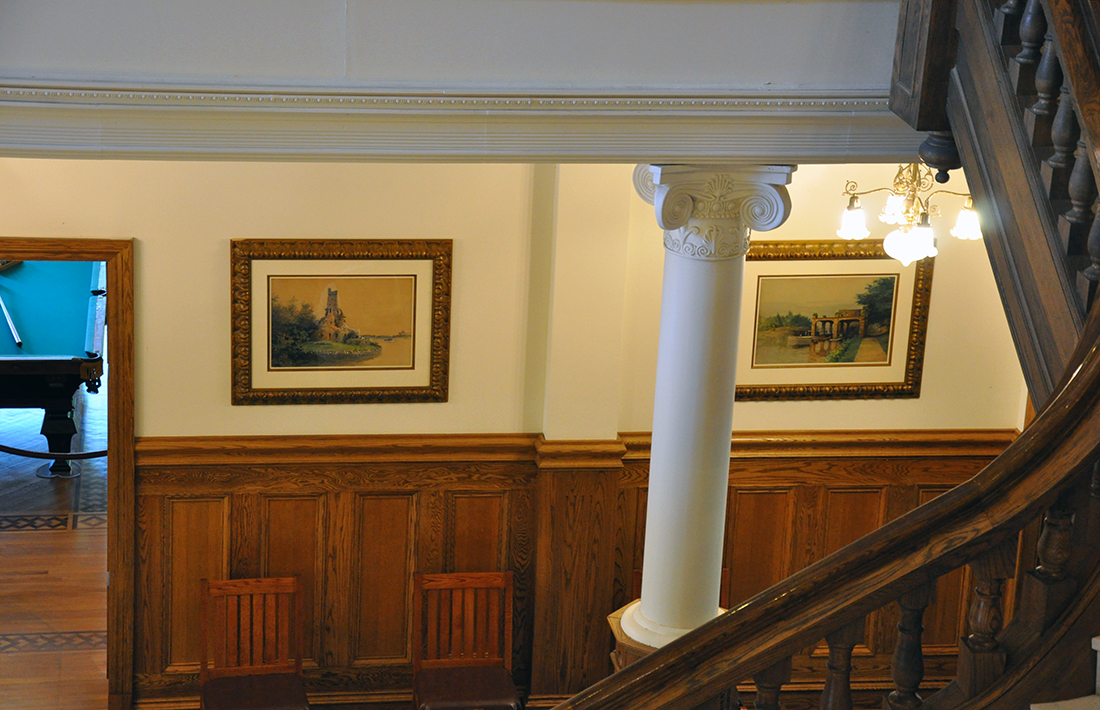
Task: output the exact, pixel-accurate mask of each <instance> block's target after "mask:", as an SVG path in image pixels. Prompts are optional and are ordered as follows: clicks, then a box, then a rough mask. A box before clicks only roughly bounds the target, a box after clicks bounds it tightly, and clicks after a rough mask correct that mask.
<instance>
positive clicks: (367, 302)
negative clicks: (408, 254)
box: [269, 275, 416, 335]
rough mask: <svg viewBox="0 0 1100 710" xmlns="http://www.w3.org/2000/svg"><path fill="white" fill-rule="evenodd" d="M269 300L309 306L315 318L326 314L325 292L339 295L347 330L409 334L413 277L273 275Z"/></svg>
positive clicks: (413, 287) (413, 285)
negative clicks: (276, 297) (330, 290)
mask: <svg viewBox="0 0 1100 710" xmlns="http://www.w3.org/2000/svg"><path fill="white" fill-rule="evenodd" d="M269 284H270V286H269V288H270V290H271V294H270V295H271V297H275V296H278V297H279V300H280V301H281V302H282V303H283V304H284V305H286V304H289V303H290V299H292V298H294V299H297V301H298V302H299V303H309V304H311V305H312V306H313V312H314V314H316V316H317V317H318V318H320V317H321V316H323V315H324V314H325V305H326V303H327V302H328V289H333V290H335V291H337V292H339V305H340V310H342V311H343V312H344V317H345V318H347V323H348V327H349V328H354V329H355V330H358V331H359V332H360V333H362V334H364V335H396V334H398V333H400V332H402V331H403V332H405V333H408V334H412V332H413V314H414V312H415V307H416V276H413V275H407V276H406V275H400V276H335V277H333V276H272V277H271V278H270V281H269Z"/></svg>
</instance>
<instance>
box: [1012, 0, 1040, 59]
mask: <svg viewBox="0 0 1100 710" xmlns="http://www.w3.org/2000/svg"><path fill="white" fill-rule="evenodd" d="M1046 34H1047V16H1046V14H1044V13H1043V3H1042V2H1041V0H1027V6H1026V7H1024V14H1023V16H1022V17H1020V44H1021V45H1023V49H1021V50H1020V53H1019V54H1017V55H1016V62H1017V63H1018V64H1038V63H1039V57H1040V56H1041V55H1040V51H1039V50H1040V48H1041V47H1042V46H1043V40H1044V39H1046Z"/></svg>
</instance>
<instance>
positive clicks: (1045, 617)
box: [1018, 488, 1077, 635]
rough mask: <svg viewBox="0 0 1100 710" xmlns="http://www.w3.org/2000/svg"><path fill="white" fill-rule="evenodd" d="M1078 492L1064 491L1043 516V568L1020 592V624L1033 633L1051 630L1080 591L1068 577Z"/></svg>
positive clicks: (1029, 575)
mask: <svg viewBox="0 0 1100 710" xmlns="http://www.w3.org/2000/svg"><path fill="white" fill-rule="evenodd" d="M1074 494H1075V489H1073V488H1069V489H1067V490H1065V491H1063V492H1062V494H1061V495H1060V496H1058V499H1057V500H1056V501H1055V502H1054V505H1052V506H1050V508H1048V509H1047V512H1046V514H1045V515H1044V516H1043V530H1042V532H1041V533H1040V534H1039V543H1038V545H1037V550H1036V551H1037V553H1038V557H1039V565H1038V566H1037V567H1036V568H1035V569H1034V570H1030V571H1029V572H1028V573H1027V574H1026V575H1024V578H1023V585H1022V588H1021V590H1020V610H1019V613H1018V616H1019V619H1020V621H1019V623H1020V624H1021V625H1023V626H1024V627H1026V628H1027V629H1028V630H1029V631H1030V632H1031V633H1032V634H1036V635H1037V634H1040V633H1042V632H1043V631H1045V630H1046V629H1048V628H1050V626H1051V624H1053V623H1054V620H1055V619H1057V618H1058V616H1059V615H1060V614H1061V613H1062V612H1063V611H1064V610H1065V608H1066V604H1068V603H1069V601H1070V599H1071V598H1072V597H1073V593H1074V591H1076V589H1077V583H1076V581H1075V580H1074V579H1073V578H1072V577H1070V576H1069V575H1068V574H1067V569H1066V563H1067V562H1069V558H1070V554H1071V553H1072V551H1073V550H1072V542H1073V515H1074V509H1075V507H1076V501H1075V496H1074Z"/></svg>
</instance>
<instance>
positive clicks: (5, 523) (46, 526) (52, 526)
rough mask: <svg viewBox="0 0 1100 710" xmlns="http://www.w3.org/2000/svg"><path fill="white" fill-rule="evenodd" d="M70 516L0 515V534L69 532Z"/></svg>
mask: <svg viewBox="0 0 1100 710" xmlns="http://www.w3.org/2000/svg"><path fill="white" fill-rule="evenodd" d="M70 517H72V516H70V515H0V532H12V531H25V530H69V529H70V528H69V522H70V521H69V518H70Z"/></svg>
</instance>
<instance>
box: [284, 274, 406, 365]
mask: <svg viewBox="0 0 1100 710" xmlns="http://www.w3.org/2000/svg"><path fill="white" fill-rule="evenodd" d="M268 317H269V324H270V327H269V331H268V332H269V333H270V347H269V357H268V369H269V370H290V369H294V370H333V369H340V370H347V369H378V370H381V369H389V370H397V369H412V368H413V367H414V366H415V363H414V353H415V347H414V346H415V343H414V338H415V333H416V329H415V327H414V326H415V317H416V276H415V275H413V274H409V275H382V276H270V277H269V278H268Z"/></svg>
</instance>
